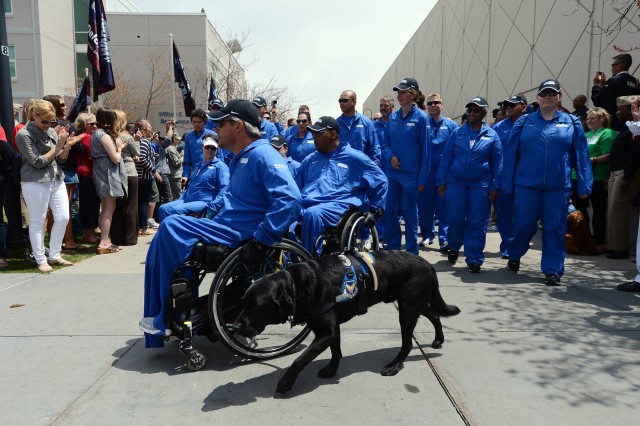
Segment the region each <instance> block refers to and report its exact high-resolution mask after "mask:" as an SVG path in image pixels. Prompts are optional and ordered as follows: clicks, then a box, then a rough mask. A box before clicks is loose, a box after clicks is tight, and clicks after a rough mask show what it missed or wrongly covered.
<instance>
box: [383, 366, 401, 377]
mask: <svg viewBox="0 0 640 426" xmlns="http://www.w3.org/2000/svg"><path fill="white" fill-rule="evenodd" d="M403 368H404V364H403V363H398V364H396V365H387V366H386V367H385V368H383V369H382V371H381V372H380V374H382V375H383V376H395V375H396V374H398V372H399V371H400V370H402V369H403Z"/></svg>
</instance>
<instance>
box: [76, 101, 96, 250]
mask: <svg viewBox="0 0 640 426" xmlns="http://www.w3.org/2000/svg"><path fill="white" fill-rule="evenodd" d="M75 126H76V133H77V134H78V135H79V136H82V140H81V143H82V151H81V152H80V153H78V154H76V162H77V163H78V195H79V196H78V202H79V204H80V211H79V213H80V222H81V223H82V241H83V242H85V243H87V244H95V245H97V244H98V243H99V242H100V238H98V237H97V236H96V234H95V232H94V231H95V229H96V228H97V227H98V215H99V214H100V198H98V194H96V187H95V186H94V184H93V158H91V135H92V134H93V132H94V131H95V129H96V116H95V115H94V114H91V113H84V112H83V113H80V114H78V117H77V118H76V123H75Z"/></svg>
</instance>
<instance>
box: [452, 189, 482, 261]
mask: <svg viewBox="0 0 640 426" xmlns="http://www.w3.org/2000/svg"><path fill="white" fill-rule="evenodd" d="M445 198H446V203H447V219H448V221H449V230H448V237H449V246H451V249H452V250H460V247H462V246H463V245H464V254H465V256H466V258H465V262H467V263H479V264H480V265H482V264H483V263H484V253H483V251H484V246H485V243H486V240H487V224H488V223H489V216H490V215H491V201H489V188H487V187H475V188H471V187H468V186H462V185H452V184H447V190H446V192H445Z"/></svg>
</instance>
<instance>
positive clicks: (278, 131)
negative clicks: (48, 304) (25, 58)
mask: <svg viewBox="0 0 640 426" xmlns="http://www.w3.org/2000/svg"><path fill="white" fill-rule="evenodd" d="M631 65H632V64H631V57H630V55H628V54H621V55H617V56H615V57H614V58H613V62H612V76H611V77H610V78H608V79H607V78H606V76H605V74H604V73H602V72H600V71H599V72H597V73H596V76H595V77H594V80H593V86H592V88H591V96H590V100H591V103H592V105H593V107H592V108H590V107H589V106H588V103H589V98H587V96H586V95H577V96H575V97H574V98H573V99H572V100H571V101H572V106H573V111H572V112H571V113H569V112H568V110H566V109H565V108H564V107H563V106H562V94H563V91H562V87H561V85H560V83H559V82H558V81H556V80H553V79H549V80H546V81H544V82H542V83H541V84H540V87H539V88H538V90H537V92H536V99H535V100H533V101H532V102H528V101H527V99H526V98H525V97H524V95H523V94H522V93H519V94H514V95H509V96H507V97H506V98H505V99H504V100H503V101H501V102H500V103H499V104H498V105H499V108H497V109H495V110H493V111H492V117H493V120H486V117H487V114H488V111H489V110H490V108H489V103H488V102H487V101H486V99H484V98H483V97H481V96H478V97H475V98H473V99H471V100H470V101H469V102H468V103H467V105H466V107H465V108H466V110H465V114H464V115H463V117H462V123H461V125H457V124H456V123H455V122H454V121H453V120H451V119H450V118H448V117H445V116H444V115H443V114H442V112H443V110H444V100H443V99H442V97H441V95H440V94H438V93H431V94H425V93H424V92H422V91H421V90H420V88H419V84H418V82H417V81H416V80H415V79H413V78H405V79H403V80H402V81H401V82H400V83H398V85H396V86H395V87H394V89H393V90H394V91H395V92H396V96H395V99H394V97H392V96H385V97H383V98H382V99H380V111H379V112H378V113H376V116H375V117H374V120H371V119H369V118H368V117H366V116H364V115H362V114H360V113H359V112H357V110H356V105H357V95H356V93H355V92H354V91H353V90H345V91H343V92H342V93H341V94H340V95H339V98H338V106H339V107H340V111H341V114H340V115H338V116H337V117H336V118H335V119H334V118H332V117H328V116H325V117H321V119H318V120H316V121H315V122H314V121H313V120H312V116H311V113H310V111H309V108H308V107H307V106H305V105H303V106H301V107H300V108H299V110H298V111H297V115H296V117H295V118H291V119H289V120H288V121H287V124H288V126H287V128H286V129H285V128H283V126H282V125H281V123H280V120H281V119H282V117H279V114H278V111H277V109H276V107H275V103H274V104H272V105H271V110H269V108H268V104H267V102H266V101H265V99H264V98H262V97H259V96H258V97H255V98H253V99H252V100H250V101H248V102H249V103H250V104H251V105H252V108H254V109H255V112H256V113H257V119H256V123H254V124H256V126H255V127H256V129H257V130H258V131H259V134H260V137H259V139H265V140H267V141H268V142H269V144H270V146H271V148H272V149H274V150H277V151H278V152H279V153H280V156H281V157H283V158H284V161H285V163H284V164H285V165H286V167H287V169H288V170H289V172H290V173H289V174H290V175H291V176H292V177H293V178H294V179H295V182H296V185H297V187H298V188H297V190H298V191H300V193H301V194H302V198H301V208H302V210H301V212H300V214H299V216H296V217H293V218H291V221H298V220H299V221H301V223H302V228H303V230H304V231H303V235H302V237H301V239H302V242H303V244H304V245H305V246H306V247H307V248H308V249H309V250H311V249H312V248H313V241H314V240H315V237H316V236H317V235H318V234H319V233H320V232H322V230H323V229H325V228H327V227H329V226H332V225H335V223H336V222H337V220H338V219H339V217H340V215H341V214H342V213H343V212H344V211H345V210H346V209H348V208H349V207H352V206H355V207H360V208H361V209H365V210H367V211H371V213H372V214H373V213H375V214H377V215H378V218H379V219H380V216H381V215H382V212H383V211H384V215H383V216H382V218H381V219H380V220H378V221H377V225H376V226H377V228H378V232H379V235H380V237H381V238H382V239H383V241H384V243H385V246H386V247H387V248H389V249H400V248H401V247H402V246H401V240H402V239H401V228H400V223H401V222H403V223H404V231H405V248H406V250H408V251H411V252H414V253H418V252H419V249H420V247H422V248H425V247H428V246H429V245H431V244H433V242H434V240H435V238H436V236H437V238H438V243H439V244H438V245H439V249H440V250H441V251H442V252H443V253H446V254H447V256H448V259H449V261H450V262H451V263H452V264H455V263H456V262H457V259H458V256H459V253H460V251H461V250H462V249H463V248H464V254H465V263H466V265H467V269H468V270H469V271H470V272H474V273H478V272H480V271H481V267H482V264H483V262H484V254H483V251H484V244H485V238H486V232H487V229H488V228H489V225H490V224H489V221H490V219H492V218H493V219H495V221H496V223H497V230H498V231H499V232H500V235H501V245H500V251H501V253H500V254H501V256H502V257H503V258H504V259H506V260H508V263H507V266H508V267H509V269H511V270H513V271H517V270H518V269H519V267H520V261H521V258H522V257H523V256H524V255H525V253H526V251H527V250H528V248H529V242H530V240H531V238H532V237H533V235H534V234H535V233H536V232H537V230H538V229H539V228H540V229H542V233H543V253H542V263H541V271H542V272H543V274H544V276H545V283H546V284H547V285H559V284H560V281H561V277H562V275H563V273H564V257H565V248H564V244H565V242H564V239H565V233H566V230H567V226H566V215H567V212H568V209H569V203H572V204H573V205H574V206H575V208H576V209H578V210H579V211H580V212H581V214H582V215H583V216H584V217H585V218H586V219H587V221H589V223H590V227H591V229H592V231H591V235H590V237H591V238H593V242H594V243H595V244H596V245H597V246H598V247H599V249H600V250H601V251H602V252H604V253H606V255H607V257H609V258H611V259H626V258H628V257H629V255H630V252H631V250H630V247H631V244H632V243H633V241H631V240H630V238H629V236H630V234H631V228H630V223H631V218H632V217H633V215H634V214H637V212H636V211H634V210H633V207H632V206H634V205H637V203H638V199H639V197H638V191H640V173H638V168H639V167H640V155H639V152H640V144H639V143H638V141H637V136H634V133H633V129H635V128H633V127H632V125H630V126H627V122H629V123H633V122H637V121H639V118H638V108H637V96H638V94H639V93H638V82H637V80H636V79H635V78H634V77H633V76H632V75H630V74H629V68H630V67H631ZM396 102H397V103H398V106H399V108H397V109H395V110H394V107H395V103H396ZM242 105H243V106H242V107H243V108H246V105H245V104H242ZM19 107H20V106H18V108H16V111H18V110H19V109H20V108H19ZM220 111H228V105H225V103H224V102H222V101H221V100H219V99H216V100H214V101H213V102H211V103H210V104H209V105H208V110H207V111H205V110H204V109H196V110H195V111H194V112H193V113H192V114H191V116H190V121H191V126H192V130H191V131H190V132H187V133H185V134H184V135H183V136H182V137H180V136H179V135H178V134H177V133H176V132H175V125H174V123H173V121H169V122H167V124H166V127H165V129H164V135H163V136H161V135H160V134H159V133H157V132H155V131H154V129H153V127H152V125H151V123H150V122H149V121H148V120H146V119H139V120H137V121H135V123H134V122H131V120H128V117H126V115H125V113H124V112H123V111H119V110H110V109H106V108H101V109H99V110H97V111H96V112H95V115H94V114H93V113H82V114H79V115H78V116H77V118H76V119H75V122H73V123H69V122H68V121H66V117H67V115H66V111H65V104H64V101H63V99H62V98H61V97H59V96H55V95H49V96H46V97H45V98H44V99H43V100H33V99H29V100H27V101H26V102H25V103H24V105H23V106H22V121H21V122H20V123H16V124H17V125H16V127H15V130H14V134H13V137H11V138H7V139H8V140H9V141H11V143H12V145H13V147H14V149H15V150H16V151H17V152H18V155H19V157H20V161H21V164H22V167H21V170H20V184H21V187H22V194H23V198H24V202H25V216H26V217H28V224H29V227H28V228H29V238H30V243H31V244H30V245H31V251H32V256H33V258H34V260H35V261H36V263H37V264H38V268H39V270H41V271H42V272H48V271H50V270H51V264H59V265H63V266H71V265H72V263H71V262H68V261H67V260H65V259H64V258H63V257H62V256H61V252H62V251H63V250H66V251H72V250H76V249H78V248H79V247H80V246H81V245H82V244H84V245H86V244H90V245H95V246H96V251H97V253H98V254H109V253H115V252H118V251H120V250H122V247H123V246H128V245H134V244H137V243H138V239H139V238H140V237H146V236H153V235H154V234H155V233H156V232H157V231H158V229H159V228H160V225H161V224H162V223H163V222H164V221H166V220H168V218H169V217H170V216H174V215H177V216H191V217H194V218H204V219H205V220H206V218H209V219H212V218H214V217H216V215H218V214H219V213H220V210H221V209H222V208H224V205H225V201H224V197H225V194H226V193H227V190H228V186H229V182H230V181H233V170H234V161H236V158H235V157H236V156H237V153H236V152H234V150H235V147H230V146H228V144H225V143H224V142H221V141H220V140H219V131H220V127H221V125H222V123H224V122H225V121H224V120H220V119H219V115H220ZM245 112H246V111H245ZM16 117H18V116H16ZM251 118H252V119H253V117H251ZM318 129H320V130H318ZM332 132H335V133H332ZM325 133H327V138H326V140H325V139H323V138H324V135H325ZM329 134H331V137H329ZM5 138H6V136H5ZM269 144H268V145H269ZM334 145H335V146H334ZM345 148H348V150H346V151H344V149H345ZM352 151H354V152H359V153H361V154H363V155H364V156H365V158H366V159H368V160H367V161H365V160H364V158H360V157H358V156H357V155H355V154H353V153H352ZM3 152H5V151H3ZM341 155H345V156H346V157H345V159H343V160H340V159H339V157H340V156H341ZM5 156H6V155H3V157H5ZM312 156H314V157H313V158H314V161H313V162H312V161H307V159H309V158H310V157H312ZM316 157H317V158H316ZM356 158H358V160H357V161H360V163H357V162H355V161H356ZM326 160H328V161H329V162H328V163H326V164H327V166H326V168H324V169H323V168H319V169H318V168H317V167H319V166H317V164H320V163H322V161H326ZM312 164H313V165H314V167H311V165H312ZM356 164H357V165H356ZM370 165H374V166H375V169H372V170H369V169H368V168H370V167H371V166H370ZM334 166H335V167H334ZM7 167H9V166H7ZM343 169H347V170H348V171H345V170H343ZM230 170H231V172H230ZM351 170H360V172H352V171H351ZM377 171H379V172H380V173H381V174H379V175H378V174H376V173H378V172H377ZM356 175H357V177H358V179H363V178H365V176H366V178H365V181H358V179H356ZM374 176H375V177H374ZM381 176H382V177H383V178H382V180H383V181H384V190H382V189H381V188H382V187H381V186H380V185H381V183H379V181H381V178H380V177H381ZM309 179H311V181H312V182H313V185H316V186H315V187H310V186H309ZM4 181H6V183H3V186H4V185H5V184H8V182H9V179H8V177H7V178H5V179H3V182H4ZM345 188H348V189H346V190H345ZM357 188H361V189H357ZM345 191H346V192H345ZM382 193H383V194H384V195H383V196H382V197H381V194H382ZM343 197H344V199H343ZM329 199H331V201H329ZM305 200H310V201H308V202H307V201H305ZM305 203H306V204H305ZM492 209H493V212H494V213H493V216H492V215H491V211H492ZM75 216H77V218H78V222H79V223H80V227H79V229H81V233H80V234H78V229H76V230H75V231H74V226H73V220H70V219H69V218H72V219H73V218H74V217H75ZM305 218H306V219H305ZM290 225H291V223H290V224H289V226H290ZM436 227H437V228H438V229H437V232H436ZM5 228H6V225H5V224H4V222H0V239H6V237H3V235H5V234H6V230H5ZM46 232H48V233H49V247H48V250H47V249H45V246H44V241H45V238H44V235H45V233H46ZM419 240H421V241H419ZM262 243H264V244H266V243H267V241H262ZM3 256H4V244H0V267H3V266H5V265H6V261H5V260H4V257H3ZM634 283H635V284H633V285H628V286H627V287H625V288H621V289H627V290H629V289H631V290H632V291H640V284H638V283H637V281H634Z"/></svg>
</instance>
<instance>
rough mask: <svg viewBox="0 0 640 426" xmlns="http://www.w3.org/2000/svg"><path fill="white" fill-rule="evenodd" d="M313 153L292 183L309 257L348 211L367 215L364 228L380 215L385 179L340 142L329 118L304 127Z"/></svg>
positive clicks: (368, 159) (334, 124)
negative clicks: (297, 194) (299, 197)
mask: <svg viewBox="0 0 640 426" xmlns="http://www.w3.org/2000/svg"><path fill="white" fill-rule="evenodd" d="M307 129H309V131H311V133H312V135H313V140H314V143H315V145H316V152H314V153H312V154H309V155H308V156H307V157H306V158H305V159H304V160H303V161H302V163H301V165H300V169H299V170H298V174H297V176H296V182H297V183H298V186H299V187H300V192H301V194H302V207H303V210H302V245H303V246H304V248H305V249H307V251H309V252H310V253H312V254H313V255H314V256H315V255H318V253H313V251H314V245H315V242H316V240H317V238H318V236H320V235H321V234H322V233H323V232H324V231H325V230H326V229H327V228H329V227H332V226H336V224H337V223H338V221H339V220H340V217H341V216H342V215H343V213H344V212H345V211H347V210H348V209H349V208H351V207H356V208H358V209H359V210H361V211H363V212H370V213H369V216H368V218H367V220H366V221H365V222H367V224H368V225H371V226H372V225H373V224H374V223H375V220H376V219H378V218H379V217H380V216H381V215H382V206H383V205H384V199H385V195H386V193H387V177H386V176H385V175H384V173H383V172H382V170H381V169H380V168H379V167H378V166H377V165H376V164H375V163H374V162H373V161H372V160H371V159H370V158H369V157H367V156H366V155H365V154H364V153H362V152H360V151H357V150H355V149H353V148H351V147H350V146H349V144H348V143H346V142H340V126H339V125H338V122H337V121H336V120H335V119H334V118H333V117H326V116H325V117H320V118H319V119H318V120H317V121H316V122H315V123H314V124H312V125H310V126H308V127H307Z"/></svg>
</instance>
